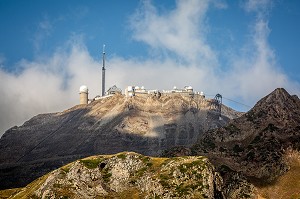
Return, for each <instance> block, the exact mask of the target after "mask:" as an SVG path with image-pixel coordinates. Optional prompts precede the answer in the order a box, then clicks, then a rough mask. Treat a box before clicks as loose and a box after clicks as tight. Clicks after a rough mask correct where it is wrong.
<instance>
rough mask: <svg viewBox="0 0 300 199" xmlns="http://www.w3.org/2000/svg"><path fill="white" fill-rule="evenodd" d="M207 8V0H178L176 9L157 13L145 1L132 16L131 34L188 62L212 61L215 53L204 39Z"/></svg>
mask: <svg viewBox="0 0 300 199" xmlns="http://www.w3.org/2000/svg"><path fill="white" fill-rule="evenodd" d="M208 7H209V1H207V0H203V1H198V0H190V1H177V7H176V9H175V10H171V11H169V12H162V13H159V12H158V11H157V10H156V8H155V7H154V6H153V5H152V4H151V3H150V1H144V3H143V6H141V8H140V9H139V10H138V11H137V12H136V14H135V15H134V16H133V17H132V19H131V26H132V29H133V31H134V34H133V37H134V39H136V40H137V41H142V42H145V43H147V44H148V45H150V46H151V47H152V48H153V49H157V50H162V51H167V53H169V54H173V53H174V54H175V55H176V57H177V58H179V59H181V60H183V61H187V62H188V63H197V64H198V65H207V64H208V63H207V62H209V65H212V64H215V63H214V62H216V55H215V54H214V52H213V51H212V49H211V48H210V46H209V45H208V44H207V41H206V31H207V27H206V24H205V22H204V20H205V13H206V12H207V10H208Z"/></svg>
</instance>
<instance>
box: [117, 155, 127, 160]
mask: <svg viewBox="0 0 300 199" xmlns="http://www.w3.org/2000/svg"><path fill="white" fill-rule="evenodd" d="M117 157H118V158H120V159H122V160H125V159H126V154H124V153H120V154H119V155H117Z"/></svg>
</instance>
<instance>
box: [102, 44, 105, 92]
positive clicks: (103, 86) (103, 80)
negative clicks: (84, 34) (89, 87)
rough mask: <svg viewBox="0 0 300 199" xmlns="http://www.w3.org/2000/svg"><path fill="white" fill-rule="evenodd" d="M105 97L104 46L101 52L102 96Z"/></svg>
mask: <svg viewBox="0 0 300 199" xmlns="http://www.w3.org/2000/svg"><path fill="white" fill-rule="evenodd" d="M104 95H105V45H104V44H103V51H102V96H104Z"/></svg>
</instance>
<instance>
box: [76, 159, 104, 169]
mask: <svg viewBox="0 0 300 199" xmlns="http://www.w3.org/2000/svg"><path fill="white" fill-rule="evenodd" d="M102 161H103V158H92V159H82V160H80V162H81V163H82V164H83V165H84V166H85V167H86V168H88V169H95V168H97V167H98V165H99V164H100V163H101V162H102Z"/></svg>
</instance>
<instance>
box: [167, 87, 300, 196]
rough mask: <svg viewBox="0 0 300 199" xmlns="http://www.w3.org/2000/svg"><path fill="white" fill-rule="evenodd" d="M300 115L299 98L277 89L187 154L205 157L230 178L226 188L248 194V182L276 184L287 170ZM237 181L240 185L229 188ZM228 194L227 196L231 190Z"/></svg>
mask: <svg viewBox="0 0 300 199" xmlns="http://www.w3.org/2000/svg"><path fill="white" fill-rule="evenodd" d="M299 113H300V100H299V98H298V97H297V96H291V95H290V94H289V93H288V92H287V91H286V90H284V89H282V88H279V89H276V90H274V91H273V92H272V93H271V94H269V95H267V96H266V97H264V98H262V99H261V100H260V101H259V102H257V104H256V105H255V106H254V107H253V108H252V109H251V110H250V111H249V112H247V113H246V114H244V115H243V116H241V117H239V118H236V119H233V120H231V121H230V122H229V123H228V124H227V125H225V126H224V127H221V128H218V129H215V130H210V131H207V132H205V133H204V134H203V137H201V138H200V139H199V140H198V142H197V144H195V145H194V146H193V147H191V148H190V149H189V150H186V151H187V153H186V154H189V155H191V154H193V155H200V154H201V155H205V156H206V157H208V158H209V159H210V160H211V161H212V163H213V164H214V165H215V166H217V167H218V170H219V171H220V172H221V174H222V176H223V178H224V181H225V183H226V179H229V180H228V183H229V184H230V183H231V185H229V186H227V187H234V186H240V187H239V189H240V190H241V189H242V188H241V187H244V188H245V189H248V190H246V192H247V194H249V191H250V189H251V186H252V185H251V184H249V183H252V184H253V185H255V186H265V185H267V184H270V183H271V182H272V183H275V182H276V180H277V179H278V177H279V176H281V175H283V174H284V173H286V172H287V171H288V170H289V169H290V165H289V164H287V161H286V155H287V152H288V151H291V150H292V151H299V149H300V114H299ZM181 150H182V149H181ZM176 151H178V149H176V150H174V151H173V154H174V152H176ZM170 154H172V153H171V152H170V151H169V155H170ZM228 174H233V175H228ZM237 175H238V176H239V177H238V178H236V176H237ZM233 176H235V177H233ZM298 180H299V179H298ZM237 181H239V182H241V183H240V184H239V185H236V184H235V185H232V183H233V182H237ZM244 182H249V183H248V185H245V183H244ZM243 183H244V185H245V186H244V185H242V184H243ZM293 186H297V185H293ZM232 190H234V189H232ZM227 191H228V194H229V195H230V193H229V192H230V190H227ZM235 191H236V189H235ZM244 191H245V190H244ZM250 192H251V191H250ZM240 193H241V192H240ZM231 194H237V193H231ZM231 196H232V195H231ZM236 196H237V195H236ZM299 196H300V193H299ZM274 197H275V196H274ZM274 197H273V198H274ZM231 198H239V197H231Z"/></svg>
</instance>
